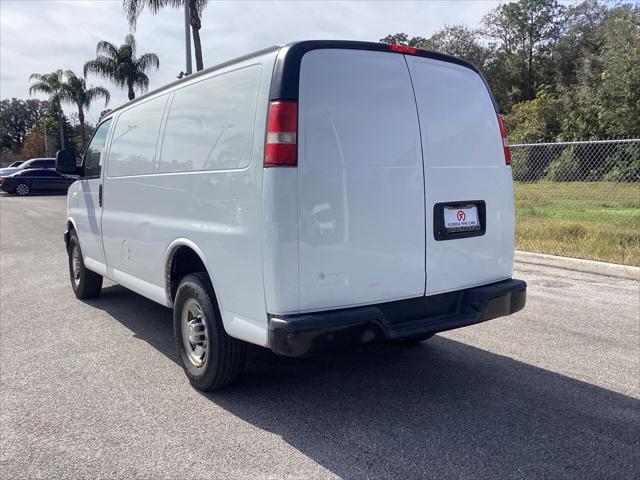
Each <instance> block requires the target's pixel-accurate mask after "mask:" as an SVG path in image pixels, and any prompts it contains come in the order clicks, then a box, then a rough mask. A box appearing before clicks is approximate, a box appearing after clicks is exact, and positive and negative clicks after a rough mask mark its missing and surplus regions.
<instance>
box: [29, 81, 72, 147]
mask: <svg viewBox="0 0 640 480" xmlns="http://www.w3.org/2000/svg"><path fill="white" fill-rule="evenodd" d="M29 80H31V81H35V83H34V84H32V85H31V87H29V95H33V94H34V93H44V94H46V95H48V96H49V102H50V103H51V104H52V106H53V107H54V108H56V107H57V116H58V124H59V130H60V132H59V133H60V148H62V149H64V145H65V142H64V121H63V113H62V107H61V105H60V102H61V101H62V99H63V95H64V74H63V72H62V70H56V71H54V72H51V73H45V74H40V73H32V74H31V76H30V77H29Z"/></svg>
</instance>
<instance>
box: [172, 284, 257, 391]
mask: <svg viewBox="0 0 640 480" xmlns="http://www.w3.org/2000/svg"><path fill="white" fill-rule="evenodd" d="M173 330H174V334H175V339H176V348H177V350H178V355H179V356H180V360H181V362H182V367H183V369H184V372H185V373H186V375H187V377H188V378H189V381H190V382H191V385H193V386H194V387H195V388H197V389H198V390H203V391H208V390H216V389H218V388H222V387H224V386H226V385H229V384H230V383H232V382H233V381H234V380H236V378H237V377H238V375H239V374H240V373H241V372H242V369H243V368H244V363H245V358H246V344H245V343H244V342H242V341H240V340H237V339H235V338H232V337H230V336H229V335H227V332H225V330H224V326H223V325H222V318H221V316H220V311H219V310H218V306H217V302H216V299H215V294H214V293H213V288H212V286H211V282H210V281H209V278H208V277H207V275H206V274H204V273H192V274H190V275H187V276H185V277H184V278H183V279H182V281H181V282H180V285H178V290H177V292H176V298H175V301H174V305H173Z"/></svg>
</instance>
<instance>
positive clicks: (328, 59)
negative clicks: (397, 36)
mask: <svg viewBox="0 0 640 480" xmlns="http://www.w3.org/2000/svg"><path fill="white" fill-rule="evenodd" d="M298 108H299V115H298V122H299V123H298V152H299V154H298V169H297V170H298V236H299V247H298V248H299V251H298V256H299V288H300V310H301V311H309V310H321V309H331V308H338V307H348V306H351V305H362V304H367V303H378V302H383V301H389V300H396V299H401V298H407V297H415V296H420V295H423V293H424V281H425V267H424V265H425V262H424V254H425V249H424V242H425V227H424V218H425V212H424V176H423V169H422V155H421V146H420V130H419V125H418V117H417V111H416V103H415V99H414V95H413V90H412V88H411V79H410V77H409V71H408V69H407V65H406V63H405V60H404V58H403V56H402V55H399V54H392V53H388V52H376V51H365V50H348V49H337V48H334V49H318V50H312V51H310V52H308V53H306V54H305V55H304V57H303V58H302V63H301V67H300V90H299V105H298Z"/></svg>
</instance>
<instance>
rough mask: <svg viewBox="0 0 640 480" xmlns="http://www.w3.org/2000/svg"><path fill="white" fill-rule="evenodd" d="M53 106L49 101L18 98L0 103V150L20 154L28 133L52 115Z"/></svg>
mask: <svg viewBox="0 0 640 480" xmlns="http://www.w3.org/2000/svg"><path fill="white" fill-rule="evenodd" d="M50 111H51V105H50V103H49V102H47V101H43V100H36V99H29V100H18V99H17V98H12V99H8V98H7V99H4V100H2V102H0V148H2V149H3V150H4V151H11V152H15V153H18V152H19V151H20V149H21V148H22V144H23V143H24V139H25V137H26V136H27V133H29V131H30V130H31V129H32V128H33V127H34V126H35V125H36V123H37V122H38V120H39V119H41V118H43V117H46V116H48V115H50Z"/></svg>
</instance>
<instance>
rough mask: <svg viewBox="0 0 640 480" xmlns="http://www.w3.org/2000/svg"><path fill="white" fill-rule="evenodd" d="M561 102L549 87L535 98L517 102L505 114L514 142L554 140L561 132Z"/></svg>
mask: <svg viewBox="0 0 640 480" xmlns="http://www.w3.org/2000/svg"><path fill="white" fill-rule="evenodd" d="M560 114H561V112H560V102H559V100H558V99H557V98H555V97H554V96H553V95H552V94H551V93H550V92H549V90H548V89H547V88H541V89H540V91H539V92H538V95H537V96H536V98H534V99H533V100H528V101H525V102H520V103H517V104H515V105H514V106H513V108H512V109H511V112H510V113H509V114H507V115H505V126H506V128H507V132H509V141H510V142H512V143H529V142H543V141H553V140H554V139H555V138H556V136H557V135H558V133H559V132H560Z"/></svg>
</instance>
